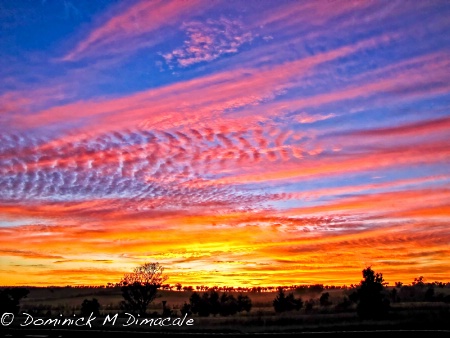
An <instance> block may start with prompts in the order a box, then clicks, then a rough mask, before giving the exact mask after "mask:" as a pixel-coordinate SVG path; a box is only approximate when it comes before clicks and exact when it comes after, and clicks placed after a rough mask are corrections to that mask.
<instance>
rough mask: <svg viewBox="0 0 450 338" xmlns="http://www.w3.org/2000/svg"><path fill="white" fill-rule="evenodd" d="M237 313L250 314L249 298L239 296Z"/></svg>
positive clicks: (250, 301) (250, 303) (250, 304)
mask: <svg viewBox="0 0 450 338" xmlns="http://www.w3.org/2000/svg"><path fill="white" fill-rule="evenodd" d="M237 303H238V312H242V311H246V312H250V310H251V309H252V300H251V299H250V297H249V296H243V295H239V296H238V298H237Z"/></svg>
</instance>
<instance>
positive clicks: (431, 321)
mask: <svg viewBox="0 0 450 338" xmlns="http://www.w3.org/2000/svg"><path fill="white" fill-rule="evenodd" d="M392 289H393V288H388V289H387V290H386V291H388V292H389V291H391V290H392ZM29 290H30V293H29V295H28V296H27V298H24V299H23V300H22V301H21V307H20V311H19V316H16V318H15V320H14V322H13V324H11V325H10V326H8V327H3V328H2V330H3V335H4V336H8V335H17V334H19V335H20V334H22V335H24V334H25V335H34V334H36V332H37V333H38V334H43V335H44V336H45V335H47V334H49V332H51V333H53V334H54V335H55V336H62V337H64V336H67V335H68V334H69V333H70V332H77V333H79V334H81V331H79V330H80V329H82V330H84V331H83V332H84V334H83V335H85V334H94V333H95V335H96V336H97V337H101V336H102V334H103V335H105V336H108V337H112V336H114V335H115V334H117V335H119V336H120V335H121V334H125V332H127V335H128V334H129V333H128V332H134V333H136V334H137V335H139V333H145V332H155V331H159V332H164V333H168V334H175V333H180V332H185V333H227V334H258V333H285V334H290V333H300V332H302V333H308V332H310V333H313V332H328V333H333V332H340V333H344V332H346V335H351V334H352V333H351V332H352V331H355V332H357V331H366V332H365V333H366V334H368V332H369V331H373V330H376V331H379V330H382V331H383V330H385V331H386V332H387V331H398V330H412V331H413V332H416V331H419V330H433V332H434V333H436V334H437V333H439V332H440V333H446V334H448V333H449V332H447V331H448V330H450V304H449V303H448V302H445V301H442V299H443V297H444V296H446V295H449V294H450V289H449V288H448V287H445V288H436V290H435V293H434V294H435V295H436V296H435V299H432V300H429V301H424V300H423V294H424V292H425V290H423V291H421V290H413V291H414V292H412V291H411V290H412V289H410V290H407V291H408V292H406V291H404V290H400V289H399V292H398V293H397V294H398V297H400V298H397V299H394V301H391V307H390V310H389V314H388V316H387V317H386V318H383V319H378V320H361V319H359V317H358V315H357V313H356V304H354V303H352V304H350V305H349V304H347V306H342V303H343V300H344V297H348V296H349V294H350V293H351V292H353V290H352V289H337V290H324V291H323V292H325V291H326V292H329V294H330V298H329V301H330V303H331V304H330V305H327V306H323V305H320V302H319V297H320V295H321V292H307V291H306V292H305V290H301V291H294V295H295V296H296V297H301V298H302V300H303V301H304V302H305V303H306V302H307V301H309V302H310V303H311V304H312V305H310V307H309V308H308V309H307V308H306V306H305V303H304V305H303V307H302V308H301V309H300V310H298V311H296V310H294V311H288V312H283V313H275V311H274V307H273V300H274V298H275V296H276V292H247V293H245V295H247V296H249V297H250V299H251V300H252V305H253V306H252V308H251V310H250V311H249V312H248V313H247V312H245V311H244V312H241V313H239V314H236V315H232V316H226V317H224V316H220V315H216V316H213V315H210V316H208V317H199V316H198V315H189V316H188V317H187V319H193V325H192V326H186V325H183V326H175V327H174V326H171V327H160V326H150V325H139V324H138V325H134V324H133V325H129V326H126V327H125V326H123V324H125V323H126V321H127V319H128V318H129V317H128V316H125V315H123V312H125V311H123V310H121V309H120V307H119V303H120V301H121V300H122V296H121V292H120V288H30V289H29ZM323 292H322V293H323ZM159 294H160V296H159V297H158V298H157V299H156V300H155V301H154V302H153V303H152V304H150V306H149V309H148V313H149V314H151V315H150V316H153V317H156V318H157V317H162V310H163V303H162V302H163V301H166V307H167V308H169V309H171V310H172V317H183V315H182V314H181V312H180V309H181V307H182V306H183V304H184V303H185V302H187V303H189V297H190V296H191V294H192V292H188V291H167V290H163V291H160V292H159ZM233 294H234V295H235V296H236V297H237V295H238V293H237V292H234V293H233ZM401 297H404V299H402V298H401ZM92 298H96V299H97V300H98V301H99V303H100V305H101V308H100V316H99V317H97V319H96V320H95V321H94V322H93V323H92V324H93V327H92V328H90V327H88V328H86V327H82V328H75V327H70V328H69V330H67V328H64V327H63V328H61V327H54V326H46V327H44V326H35V325H28V326H26V327H21V326H20V324H21V323H24V321H25V320H26V318H27V317H26V316H24V315H21V314H22V313H23V312H25V313H28V314H30V315H32V316H33V319H37V318H44V319H48V318H58V316H60V317H64V316H65V317H67V318H70V317H71V316H72V317H73V318H78V317H80V309H81V304H82V302H83V300H85V299H92ZM108 314H109V315H110V316H113V315H114V314H118V317H117V321H116V322H115V325H112V324H111V323H105V324H104V323H103V322H104V318H105V316H106V315H108ZM61 315H62V316H61ZM74 315H75V317H74ZM61 329H62V331H61ZM58 330H59V331H58ZM439 330H440V331H439ZM316 336H317V335H316ZM366 336H367V335H366ZM409 336H411V335H409Z"/></svg>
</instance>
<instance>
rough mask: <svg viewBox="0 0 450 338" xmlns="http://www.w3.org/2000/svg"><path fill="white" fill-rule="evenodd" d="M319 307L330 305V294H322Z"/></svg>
mask: <svg viewBox="0 0 450 338" xmlns="http://www.w3.org/2000/svg"><path fill="white" fill-rule="evenodd" d="M319 302H320V305H321V306H329V305H331V304H332V303H331V302H330V294H329V293H328V292H325V293H322V295H321V296H320V299H319Z"/></svg>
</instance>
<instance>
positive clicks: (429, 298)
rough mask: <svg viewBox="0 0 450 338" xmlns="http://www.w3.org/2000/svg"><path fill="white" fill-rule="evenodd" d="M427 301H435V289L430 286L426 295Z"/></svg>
mask: <svg viewBox="0 0 450 338" xmlns="http://www.w3.org/2000/svg"><path fill="white" fill-rule="evenodd" d="M424 298H425V301H427V302H432V301H433V300H434V287H433V286H429V287H428V289H427V291H425V295H424Z"/></svg>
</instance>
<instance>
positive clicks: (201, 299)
mask: <svg viewBox="0 0 450 338" xmlns="http://www.w3.org/2000/svg"><path fill="white" fill-rule="evenodd" d="M189 302H190V305H191V311H192V313H194V314H198V315H199V316H201V317H208V316H209V315H210V313H211V304H210V302H209V293H207V292H205V293H204V294H203V295H202V296H200V295H199V294H198V293H197V292H193V293H192V295H191V297H190V298H189Z"/></svg>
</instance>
